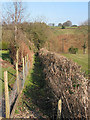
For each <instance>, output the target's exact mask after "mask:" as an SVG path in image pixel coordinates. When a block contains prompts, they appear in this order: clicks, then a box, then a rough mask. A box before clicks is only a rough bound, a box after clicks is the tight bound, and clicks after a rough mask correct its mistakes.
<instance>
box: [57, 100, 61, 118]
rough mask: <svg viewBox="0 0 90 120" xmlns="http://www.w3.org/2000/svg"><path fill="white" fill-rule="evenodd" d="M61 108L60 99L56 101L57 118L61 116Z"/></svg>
mask: <svg viewBox="0 0 90 120" xmlns="http://www.w3.org/2000/svg"><path fill="white" fill-rule="evenodd" d="M61 110H62V100H61V99H60V100H59V101H58V110H57V120H60V118H61Z"/></svg>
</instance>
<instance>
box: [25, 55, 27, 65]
mask: <svg viewBox="0 0 90 120" xmlns="http://www.w3.org/2000/svg"><path fill="white" fill-rule="evenodd" d="M26 62H27V58H26V56H25V65H26Z"/></svg>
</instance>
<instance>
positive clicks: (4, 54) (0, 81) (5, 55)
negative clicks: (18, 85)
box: [0, 50, 16, 91]
mask: <svg viewBox="0 0 90 120" xmlns="http://www.w3.org/2000/svg"><path fill="white" fill-rule="evenodd" d="M0 57H1V58H2V59H3V60H6V61H8V62H10V57H9V51H8V50H2V51H0ZM5 64H8V63H5ZM4 71H7V72H8V81H9V85H8V86H9V90H11V89H12V86H13V84H14V82H15V79H16V75H15V74H16V70H15V69H14V68H13V67H8V68H7V67H4V68H3V67H1V66H0V88H2V91H4ZM11 79H12V80H11ZM0 91H1V90H0Z"/></svg>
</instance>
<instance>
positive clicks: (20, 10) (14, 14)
mask: <svg viewBox="0 0 90 120" xmlns="http://www.w3.org/2000/svg"><path fill="white" fill-rule="evenodd" d="M25 9H26V8H25V7H24V6H23V2H21V1H20V2H10V3H7V5H6V7H4V9H3V12H2V13H3V14H2V21H3V22H4V23H6V24H7V25H10V24H11V25H12V26H13V27H14V29H13V32H14V35H15V38H14V39H13V40H12V41H11V42H10V55H11V58H13V57H14V56H15V54H16V50H17V49H19V46H20V42H21V41H20V39H19V38H20V35H21V34H20V29H19V25H20V24H21V23H22V22H24V21H25V20H28V18H29V14H27V13H26V10H25ZM27 16H28V17H27ZM22 39H23V38H22ZM13 59H14V60H15V58H13Z"/></svg>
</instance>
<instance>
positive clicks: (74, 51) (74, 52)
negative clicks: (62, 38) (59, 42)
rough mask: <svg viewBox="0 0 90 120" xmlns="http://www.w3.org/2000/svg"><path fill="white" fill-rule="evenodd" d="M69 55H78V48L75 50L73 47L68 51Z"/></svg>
mask: <svg viewBox="0 0 90 120" xmlns="http://www.w3.org/2000/svg"><path fill="white" fill-rule="evenodd" d="M68 51H69V53H71V54H76V53H77V52H78V48H74V47H73V46H72V47H70V48H69V49H68Z"/></svg>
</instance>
